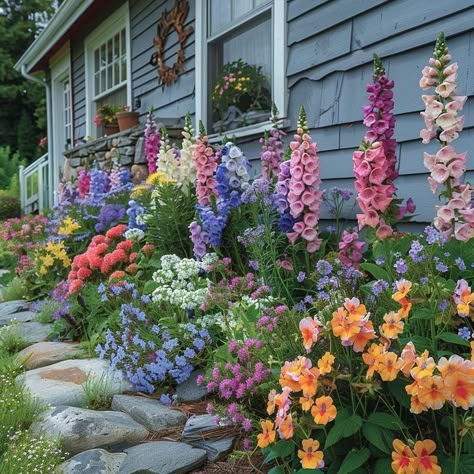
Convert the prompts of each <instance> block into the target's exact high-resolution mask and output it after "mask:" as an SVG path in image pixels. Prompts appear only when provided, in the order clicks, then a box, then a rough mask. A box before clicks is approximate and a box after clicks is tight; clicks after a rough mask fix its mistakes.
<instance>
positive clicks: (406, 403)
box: [387, 346, 418, 408]
mask: <svg viewBox="0 0 474 474" xmlns="http://www.w3.org/2000/svg"><path fill="white" fill-rule="evenodd" d="M416 347H418V346H416ZM407 385H408V383H407V382H405V381H404V380H401V379H396V380H394V381H393V382H390V383H389V384H387V387H388V390H389V391H390V393H391V394H392V396H393V397H394V398H395V400H396V401H397V402H398V403H399V404H400V405H401V406H402V407H404V408H410V397H409V396H408V394H407V392H406V390H405V387H406V386H407Z"/></svg>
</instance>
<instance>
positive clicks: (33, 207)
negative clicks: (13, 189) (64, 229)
mask: <svg viewBox="0 0 474 474" xmlns="http://www.w3.org/2000/svg"><path fill="white" fill-rule="evenodd" d="M19 180H20V197H21V209H22V211H23V214H31V213H34V212H41V211H42V210H43V209H45V208H46V207H48V206H49V204H50V203H49V188H50V184H49V179H48V154H47V153H45V154H44V155H43V156H42V157H41V158H38V159H37V160H36V161H35V162H33V163H31V165H28V166H27V167H26V168H25V167H24V166H20V176H19Z"/></svg>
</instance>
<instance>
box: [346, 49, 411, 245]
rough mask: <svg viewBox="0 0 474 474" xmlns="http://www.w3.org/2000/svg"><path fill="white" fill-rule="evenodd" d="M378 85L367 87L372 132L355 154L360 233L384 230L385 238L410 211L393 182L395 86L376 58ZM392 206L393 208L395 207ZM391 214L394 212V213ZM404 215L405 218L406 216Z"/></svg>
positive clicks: (367, 120) (367, 123)
mask: <svg viewBox="0 0 474 474" xmlns="http://www.w3.org/2000/svg"><path fill="white" fill-rule="evenodd" d="M373 80H374V82H373V83H372V84H368V85H367V92H368V93H369V95H368V100H369V102H370V105H367V106H364V108H363V110H364V121H363V123H364V125H365V126H367V127H368V128H369V130H368V131H367V133H366V134H365V136H364V141H363V143H362V145H361V147H360V149H359V150H357V151H355V152H354V153H353V157H352V159H353V163H354V175H355V178H356V182H355V185H354V186H355V189H356V190H357V191H358V193H359V194H358V196H357V202H358V204H359V207H360V209H361V211H362V214H357V221H358V224H359V229H362V228H363V227H364V226H366V225H367V226H369V227H373V228H375V227H377V226H379V225H380V226H381V227H383V232H382V234H383V235H385V236H386V235H390V234H391V233H393V229H392V227H391V225H390V221H393V220H396V219H400V218H402V217H403V215H404V214H405V213H406V212H407V207H404V208H403V209H398V208H397V206H396V205H395V204H396V200H394V198H395V196H394V195H395V192H396V191H397V188H396V187H395V186H394V184H393V181H394V180H395V179H396V178H397V176H398V171H397V169H396V164H397V157H396V154H395V148H396V141H395V140H394V139H392V136H393V133H394V127H395V117H394V116H393V114H392V109H393V106H394V103H393V100H392V99H393V91H392V89H393V87H394V83H393V81H392V80H389V79H388V78H387V76H386V75H385V70H384V68H383V65H382V62H381V60H380V59H379V58H378V57H377V56H374V76H373ZM391 205H392V206H391ZM389 208H390V209H389ZM390 211H391V212H390ZM402 214H403V215H402Z"/></svg>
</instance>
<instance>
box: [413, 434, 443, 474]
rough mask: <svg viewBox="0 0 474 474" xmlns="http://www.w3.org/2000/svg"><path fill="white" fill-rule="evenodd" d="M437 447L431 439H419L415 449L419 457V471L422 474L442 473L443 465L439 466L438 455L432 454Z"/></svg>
mask: <svg viewBox="0 0 474 474" xmlns="http://www.w3.org/2000/svg"><path fill="white" fill-rule="evenodd" d="M435 449H436V443H435V442H434V441H432V440H431V439H425V440H424V441H417V442H416V443H415V447H414V448H413V451H414V453H415V455H416V457H417V458H418V462H419V464H418V472H419V473H420V474H440V473H441V467H440V466H438V457H437V456H434V455H432V453H433V452H434V450H435Z"/></svg>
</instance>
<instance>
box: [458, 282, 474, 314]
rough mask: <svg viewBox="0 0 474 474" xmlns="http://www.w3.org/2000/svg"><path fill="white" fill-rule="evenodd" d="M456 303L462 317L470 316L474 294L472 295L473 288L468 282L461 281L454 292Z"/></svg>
mask: <svg viewBox="0 0 474 474" xmlns="http://www.w3.org/2000/svg"><path fill="white" fill-rule="evenodd" d="M453 299H454V302H455V303H456V309H457V312H458V314H459V315H460V316H469V313H470V312H471V308H470V305H471V304H472V303H474V293H471V287H470V286H469V284H468V283H467V281H466V280H459V281H458V283H457V285H456V288H455V290H454V296H453Z"/></svg>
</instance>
